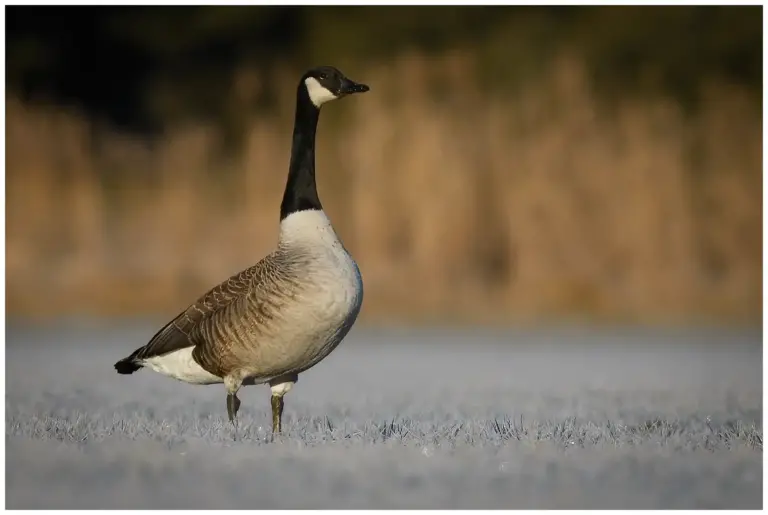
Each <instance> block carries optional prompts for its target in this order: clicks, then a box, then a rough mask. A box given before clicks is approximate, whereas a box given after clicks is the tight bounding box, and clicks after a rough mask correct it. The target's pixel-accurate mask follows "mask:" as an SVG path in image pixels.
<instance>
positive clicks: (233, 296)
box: [127, 260, 264, 360]
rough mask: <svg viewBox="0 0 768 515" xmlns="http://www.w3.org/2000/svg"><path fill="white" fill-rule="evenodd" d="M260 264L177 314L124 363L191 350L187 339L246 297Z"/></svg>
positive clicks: (190, 340) (215, 287)
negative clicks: (199, 327)
mask: <svg viewBox="0 0 768 515" xmlns="http://www.w3.org/2000/svg"><path fill="white" fill-rule="evenodd" d="M263 263H264V260H262V261H260V262H259V263H257V264H256V265H254V266H252V267H250V268H246V269H245V270H243V271H242V272H240V273H238V274H235V275H233V276H232V277H230V278H229V279H227V280H226V281H224V282H222V283H221V284H219V285H217V286H214V287H213V288H211V289H210V290H209V291H208V292H207V293H205V295H203V296H202V297H200V298H199V299H198V300H197V301H196V302H195V303H194V304H192V305H191V306H189V307H188V308H187V309H185V310H184V311H182V312H181V313H179V314H178V315H177V316H176V318H174V319H173V320H171V321H170V322H168V323H167V324H166V325H165V326H164V327H163V328H162V329H160V330H159V331H158V332H157V333H156V334H155V335H154V336H153V337H152V339H151V340H150V341H149V343H147V344H146V345H145V346H143V347H141V348H140V349H137V350H136V352H134V353H133V354H132V355H131V356H129V357H128V358H127V359H130V360H141V359H146V358H151V357H153V356H162V355H163V354H168V353H169V352H173V351H175V350H179V349H183V348H186V347H193V346H194V345H196V344H197V342H195V341H192V339H191V338H190V335H191V334H192V333H193V331H194V329H195V327H196V326H197V325H198V324H200V323H201V322H202V321H203V320H205V319H207V318H208V317H211V316H213V315H214V314H215V313H216V312H218V311H220V310H223V309H225V308H226V307H227V306H229V305H230V304H231V303H233V302H235V301H236V300H237V299H238V298H240V297H241V296H243V295H246V294H247V293H248V289H249V288H250V285H251V280H252V279H253V277H254V275H255V274H256V273H257V271H258V270H259V268H261V267H262V266H263Z"/></svg>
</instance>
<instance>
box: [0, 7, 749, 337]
mask: <svg viewBox="0 0 768 515" xmlns="http://www.w3.org/2000/svg"><path fill="white" fill-rule="evenodd" d="M761 17H762V8H761V7H571V8H562V7H560V8H551V7H538V8H533V7H529V8H523V7H506V8H504V7H494V8H479V7H478V8H475V7H472V8H470V7H464V8H461V7H429V8H426V7H419V8H417V7H357V8H352V7H349V8H340V7H334V8H329V7H325V8H321V7H295V8H287V7H282V8H281V7H189V8H186V7H184V8H183V7H174V8H170V7H123V8H113V7H77V8H75V7H66V8H64V7H7V8H6V20H7V24H8V26H7V39H6V45H7V49H8V50H7V65H8V68H7V70H8V71H7V77H8V84H7V93H6V215H7V217H6V219H7V222H6V224H7V225H6V285H7V286H6V287H7V290H6V299H7V303H6V306H7V314H8V315H9V316H11V317H14V316H23V317H58V316H63V315H72V314H81V315H82V314H84V315H89V316H105V315H110V316H112V315H147V314H149V315H158V316H167V315H172V314H175V313H176V312H178V311H179V310H180V309H182V308H184V307H185V306H186V305H187V304H188V303H189V302H191V301H192V300H193V299H194V298H196V297H197V296H198V295H199V294H201V293H203V292H204V291H205V290H207V289H208V288H209V287H210V286H212V285H214V284H215V283H218V282H219V281H221V280H223V279H225V278H226V277H228V276H229V275H230V274H232V273H234V272H237V271H239V270H240V269H242V268H244V267H246V266H249V265H250V264H252V263H254V262H255V261H256V260H258V259H260V258H261V257H262V256H263V255H264V254H265V253H267V252H269V251H270V250H271V249H272V247H273V245H274V244H275V238H276V235H277V223H278V209H279V203H280V199H281V196H282V189H283V187H284V184H285V178H286V173H287V167H288V160H289V148H290V139H291V138H290V132H291V127H292V122H293V109H294V101H295V91H296V85H297V79H298V77H299V75H300V74H301V73H302V72H303V71H304V69H306V68H307V67H309V66H313V65H316V64H333V65H336V66H338V67H339V68H340V69H342V70H343V71H344V72H345V73H347V74H348V75H349V76H350V77H351V78H353V79H355V80H360V81H362V82H365V83H367V84H369V85H370V86H371V92H370V93H368V94H366V95H364V96H360V97H355V98H351V99H348V100H345V101H344V102H343V103H340V104H338V105H334V106H332V108H329V109H326V110H324V112H323V115H322V117H321V120H320V129H319V136H318V137H319V140H318V154H317V169H318V172H317V174H318V183H319V184H318V187H319V190H320V196H321V199H322V200H323V204H324V206H325V208H326V210H327V212H328V213H329V215H330V216H331V218H332V220H333V222H334V225H335V226H336V228H337V231H338V232H339V233H340V235H341V237H342V239H343V240H344V242H345V244H346V245H347V247H348V248H349V249H350V250H351V252H352V253H353V255H354V256H355V257H356V259H357V260H358V262H359V264H360V267H361V270H362V273H363V277H364V281H365V286H366V293H365V295H366V298H365V303H364V307H363V312H362V315H361V316H362V319H363V320H365V321H366V322H370V323H444V322H451V323H459V322H463V323H491V322H501V323H505V322H510V323H511V322H515V323H519V322H524V321H541V320H562V319H573V318H577V319H582V320H588V321H591V322H594V323H599V322H606V321H608V322H615V321H623V322H627V321H629V322H637V323H660V322H663V323H666V322H674V323H698V322H701V321H707V322H713V321H714V322H715V323H732V322H736V323H743V322H750V323H753V322H756V321H757V320H759V319H760V314H761V298H762V295H761V292H762V289H761V284H762V269H761V260H762V253H761V249H762V227H761V220H762V217H761V214H762V209H761V208H762V206H761V199H762V173H761V169H762V104H761V95H762V53H761V48H762V20H761Z"/></svg>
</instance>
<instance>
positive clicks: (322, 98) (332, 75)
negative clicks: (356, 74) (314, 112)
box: [301, 66, 369, 107]
mask: <svg viewBox="0 0 768 515" xmlns="http://www.w3.org/2000/svg"><path fill="white" fill-rule="evenodd" d="M301 82H302V85H303V86H304V87H305V88H306V89H307V93H308V94H309V99H310V100H311V101H312V103H313V104H315V106H316V107H320V106H321V105H323V104H324V103H326V102H329V101H331V100H336V99H337V98H341V97H344V96H347V95H351V94H353V93H365V92H366V91H368V89H369V88H368V86H366V85H365V84H359V83H357V82H354V81H352V80H350V79H348V78H347V77H345V76H344V74H343V73H341V72H340V71H339V70H337V69H336V68H334V67H333V66H318V67H317V68H313V69H311V70H309V71H308V72H307V73H305V74H304V76H303V77H302V78H301Z"/></svg>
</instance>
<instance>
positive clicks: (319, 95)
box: [304, 77, 338, 107]
mask: <svg viewBox="0 0 768 515" xmlns="http://www.w3.org/2000/svg"><path fill="white" fill-rule="evenodd" d="M304 84H306V85H307V92H308V93H309V99H310V100H311V101H312V103H313V104H315V107H320V106H321V105H323V104H325V103H326V102H329V101H331V100H336V98H338V97H337V96H336V95H334V94H333V93H331V92H330V91H328V90H327V89H325V88H324V87H323V86H321V85H320V83H319V82H317V79H315V78H314V77H309V78H307V80H305V81H304Z"/></svg>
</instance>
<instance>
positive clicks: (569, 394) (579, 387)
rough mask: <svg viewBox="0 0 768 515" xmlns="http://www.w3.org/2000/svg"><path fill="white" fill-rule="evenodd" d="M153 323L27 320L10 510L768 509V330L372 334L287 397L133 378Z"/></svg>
mask: <svg viewBox="0 0 768 515" xmlns="http://www.w3.org/2000/svg"><path fill="white" fill-rule="evenodd" d="M154 329H155V327H154V325H149V324H134V325H127V324H106V323H103V324H102V325H100V326H93V325H91V326H86V325H80V326H77V325H60V326H58V327H48V328H34V327H29V326H21V325H13V324H11V325H10V326H9V328H8V331H7V346H6V401H5V408H6V419H5V420H6V422H5V428H6V440H5V441H6V506H7V507H8V508H253V509H261V508H453V507H458V508H760V507H761V506H762V351H761V332H760V330H759V329H756V330H753V331H744V330H733V331H726V330H710V329H698V330H642V329H631V330H629V329H627V330H618V329H613V330H602V331H597V330H567V329H549V330H535V331H534V330H531V331H522V330H521V331H511V330H510V331H491V330H461V331H451V330H447V329H443V330H409V331H405V330H403V331H395V330H388V331H374V330H366V329H362V328H359V329H353V331H352V332H351V333H350V335H349V336H348V337H347V339H346V340H345V342H344V343H342V345H341V346H340V347H339V348H338V349H337V350H336V351H335V352H334V353H333V354H331V356H330V357H328V358H327V359H326V360H325V361H324V362H322V363H320V364H319V365H317V366H316V367H315V368H314V369H312V370H310V371H309V372H306V373H305V374H303V375H302V377H301V379H300V381H299V383H298V384H297V385H296V387H295V388H294V390H292V391H291V392H290V393H289V394H288V396H287V397H286V410H285V422H284V425H285V429H286V432H285V435H284V437H282V438H281V439H279V440H278V441H276V442H272V443H270V442H269V441H268V438H267V436H268V430H269V393H268V389H267V388H266V387H263V386H259V387H247V388H245V389H244V390H243V391H242V392H241V395H240V397H241V399H242V401H243V404H242V407H241V411H240V419H241V420H240V424H241V426H240V433H239V436H240V437H241V438H240V439H239V440H238V441H236V442H235V441H233V438H232V437H233V434H232V429H231V426H230V425H229V423H228V422H226V406H225V393H224V389H223V386H221V385H218V386H190V385H185V384H183V383H179V382H176V381H174V380H171V379H168V378H164V377H162V376H159V375H157V374H154V373H151V372H148V371H141V372H139V373H136V374H134V375H132V376H119V375H118V374H116V373H115V371H114V370H113V368H112V364H113V363H114V362H115V361H116V360H117V359H119V358H121V357H123V356H125V355H127V354H128V353H130V352H131V351H132V350H133V349H134V348H135V347H138V346H140V345H142V344H143V343H144V342H145V341H146V340H147V339H148V338H149V337H150V336H151V335H152V334H153V332H154Z"/></svg>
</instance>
